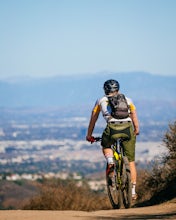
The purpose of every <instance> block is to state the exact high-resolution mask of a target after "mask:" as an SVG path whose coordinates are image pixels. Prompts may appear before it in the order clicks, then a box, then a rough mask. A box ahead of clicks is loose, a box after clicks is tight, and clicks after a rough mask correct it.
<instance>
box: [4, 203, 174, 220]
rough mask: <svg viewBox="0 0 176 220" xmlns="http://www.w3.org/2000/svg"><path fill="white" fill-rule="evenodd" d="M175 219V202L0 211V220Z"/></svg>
mask: <svg viewBox="0 0 176 220" xmlns="http://www.w3.org/2000/svg"><path fill="white" fill-rule="evenodd" d="M76 219H77V220H87V219H92V220H99V219H104V220H113V219H118V220H128V219H135V220H139V219H141V220H142V219H149V220H150V219H176V202H169V203H164V204H161V205H156V206H148V207H141V208H131V209H120V210H100V211H95V212H83V211H30V210H29V211H24V210H9V211H7V210H5V211H0V220H76Z"/></svg>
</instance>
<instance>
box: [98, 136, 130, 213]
mask: <svg viewBox="0 0 176 220" xmlns="http://www.w3.org/2000/svg"><path fill="white" fill-rule="evenodd" d="M94 139H95V141H94V142H98V141H101V138H100V137H95V138H94ZM122 141H123V138H118V139H117V140H116V142H115V143H114V144H113V145H111V149H112V150H113V155H114V175H113V176H114V177H113V181H112V178H111V179H110V177H109V176H108V174H107V172H106V185H107V192H108V197H109V200H110V202H111V205H112V207H113V208H114V209H120V208H122V206H123V205H124V207H125V208H130V207H131V205H132V184H131V173H130V166H129V161H128V158H127V157H126V156H125V154H124V150H123V146H122ZM107 166H108V164H107ZM106 171H107V168H106ZM112 182H113V184H112Z"/></svg>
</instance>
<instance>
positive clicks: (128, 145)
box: [123, 126, 137, 198]
mask: <svg viewBox="0 0 176 220" xmlns="http://www.w3.org/2000/svg"><path fill="white" fill-rule="evenodd" d="M129 131H130V139H129V140H125V141H123V146H124V151H125V155H126V156H127V158H128V160H129V165H130V171H131V182H132V196H133V197H134V198H136V191H135V188H136V181H137V172H136V165H135V144H136V137H135V135H134V132H133V129H132V127H131V126H130V128H129Z"/></svg>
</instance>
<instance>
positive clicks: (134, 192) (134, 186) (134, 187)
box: [132, 183, 136, 195]
mask: <svg viewBox="0 0 176 220" xmlns="http://www.w3.org/2000/svg"><path fill="white" fill-rule="evenodd" d="M135 194H136V183H132V195H135Z"/></svg>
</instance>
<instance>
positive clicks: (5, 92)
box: [0, 72, 176, 107]
mask: <svg viewBox="0 0 176 220" xmlns="http://www.w3.org/2000/svg"><path fill="white" fill-rule="evenodd" d="M109 78H114V79H117V80H118V81H119V82H120V88H121V92H123V93H125V94H126V95H127V96H129V97H131V98H132V99H133V100H135V101H142V100H147V101H153V100H156V99H157V100H160V101H163V100H164V101H166V100H167V101H173V100H175V91H176V83H175V82H176V77H175V76H158V75H152V74H149V73H143V72H136V73H135V72H131V73H107V72H104V73H95V74H89V75H85V76H80V75H76V76H74V77H73V76H72V77H71V76H70V77H69V76H67V77H66V76H59V77H57V76H56V77H50V78H42V79H38V78H37V79H31V78H29V79H28V78H27V79H16V80H13V79H11V80H6V81H2V80H1V81H0V106H1V107H24V106H38V107H41V106H43V107H44V106H45V107H51V106H57V107H58V106H59V107H62V106H75V105H81V106H85V105H89V104H92V103H94V102H95V99H96V98H98V97H100V96H102V95H103V89H102V87H103V83H104V81H105V80H107V79H109Z"/></svg>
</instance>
